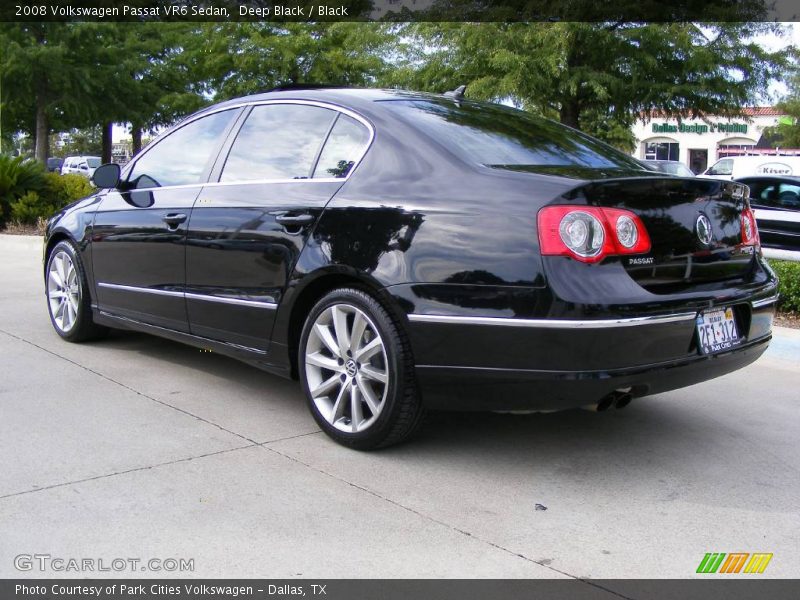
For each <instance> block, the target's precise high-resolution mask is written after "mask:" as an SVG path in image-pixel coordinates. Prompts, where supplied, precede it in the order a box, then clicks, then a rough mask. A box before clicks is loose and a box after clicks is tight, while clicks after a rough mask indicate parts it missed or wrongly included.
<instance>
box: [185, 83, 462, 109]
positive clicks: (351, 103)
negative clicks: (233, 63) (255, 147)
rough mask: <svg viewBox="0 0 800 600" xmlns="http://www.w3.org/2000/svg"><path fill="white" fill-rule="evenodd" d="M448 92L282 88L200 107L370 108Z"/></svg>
mask: <svg viewBox="0 0 800 600" xmlns="http://www.w3.org/2000/svg"><path fill="white" fill-rule="evenodd" d="M443 98H447V96H444V95H441V94H429V93H425V92H410V91H407V90H391V89H378V88H337V87H327V88H308V89H304V88H302V87H298V88H296V89H279V90H275V91H269V92H264V93H261V94H251V95H250V96H240V97H238V98H234V99H231V100H225V101H223V102H219V103H217V104H213V105H211V106H209V107H206V108H205V109H203V110H201V111H199V112H198V113H197V114H201V113H203V112H205V111H208V110H218V109H220V108H224V107H226V106H236V105H239V104H247V103H251V102H262V101H265V100H307V101H317V102H328V103H330V104H336V105H341V106H343V107H345V108H348V107H349V108H353V109H356V110H358V109H364V110H367V111H370V110H371V108H372V107H374V103H375V102H378V101H386V100H422V99H428V100H434V99H438V100H441V99H443Z"/></svg>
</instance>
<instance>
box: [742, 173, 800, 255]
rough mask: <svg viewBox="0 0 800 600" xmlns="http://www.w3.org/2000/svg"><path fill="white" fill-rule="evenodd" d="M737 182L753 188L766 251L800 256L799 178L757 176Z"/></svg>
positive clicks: (753, 196) (755, 210)
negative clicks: (767, 249)
mask: <svg viewBox="0 0 800 600" xmlns="http://www.w3.org/2000/svg"><path fill="white" fill-rule="evenodd" d="M736 181H738V182H739V183H743V184H745V185H746V186H747V187H749V188H750V204H751V205H752V207H753V213H754V214H755V217H756V221H757V223H758V230H759V234H760V237H761V244H762V245H763V246H764V248H769V249H771V250H778V251H785V252H790V253H798V254H797V256H800V177H774V176H773V177H770V176H767V175H754V176H752V177H742V178H740V179H737V180H736ZM776 256H780V255H779V254H778V255H776Z"/></svg>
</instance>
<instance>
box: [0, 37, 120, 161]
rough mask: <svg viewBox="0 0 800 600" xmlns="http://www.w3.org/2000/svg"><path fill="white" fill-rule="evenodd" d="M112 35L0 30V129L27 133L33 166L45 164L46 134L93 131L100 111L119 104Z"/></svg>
mask: <svg viewBox="0 0 800 600" xmlns="http://www.w3.org/2000/svg"><path fill="white" fill-rule="evenodd" d="M112 33H113V24H103V23H21V24H17V23H14V24H10V23H4V24H2V25H0V56H2V60H1V61H0V77H2V79H3V82H4V83H5V85H4V86H3V88H2V98H0V101H2V102H3V124H2V126H3V129H7V128H9V129H12V130H14V131H26V132H29V133H30V134H31V135H32V136H33V137H34V139H35V142H34V147H35V150H34V153H35V157H36V158H37V159H38V160H40V161H45V160H46V159H47V155H48V151H49V143H48V138H49V135H50V133H51V132H52V131H66V130H69V129H73V128H81V127H87V126H90V125H94V124H95V123H97V122H98V120H97V119H98V113H99V112H101V111H102V110H103V106H111V105H112V104H113V103H114V102H115V101H117V102H118V101H119V96H120V94H119V93H118V90H117V88H116V87H115V86H114V85H112V84H113V82H114V81H116V80H119V78H120V77H119V75H118V72H119V61H120V55H119V52H120V49H119V46H118V45H117V44H116V40H115V39H114V36H113V35H111V34H112ZM10 82H13V85H9V84H10ZM101 99H102V103H101V102H100V100H101Z"/></svg>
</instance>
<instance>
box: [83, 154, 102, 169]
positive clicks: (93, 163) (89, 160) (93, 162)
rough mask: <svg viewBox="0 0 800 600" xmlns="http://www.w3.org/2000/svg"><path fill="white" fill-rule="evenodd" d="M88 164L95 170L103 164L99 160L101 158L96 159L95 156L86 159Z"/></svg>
mask: <svg viewBox="0 0 800 600" xmlns="http://www.w3.org/2000/svg"><path fill="white" fill-rule="evenodd" d="M86 163H87V164H88V165H89V166H90V167H91V168H93V169H96V168H97V167H99V166H100V164H101V162H100V159H99V158H96V157H94V156H90V157H88V158H87V159H86Z"/></svg>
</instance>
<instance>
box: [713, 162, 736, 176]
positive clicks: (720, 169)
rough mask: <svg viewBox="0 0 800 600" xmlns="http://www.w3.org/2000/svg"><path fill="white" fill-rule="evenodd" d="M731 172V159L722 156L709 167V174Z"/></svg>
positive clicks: (726, 173)
mask: <svg viewBox="0 0 800 600" xmlns="http://www.w3.org/2000/svg"><path fill="white" fill-rule="evenodd" d="M732 173H733V161H732V160H731V159H730V158H724V159H722V160H720V161H717V163H716V164H715V165H714V166H713V167H711V171H710V172H709V175H731V174H732Z"/></svg>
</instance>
